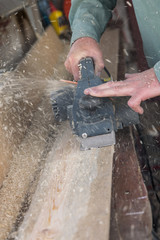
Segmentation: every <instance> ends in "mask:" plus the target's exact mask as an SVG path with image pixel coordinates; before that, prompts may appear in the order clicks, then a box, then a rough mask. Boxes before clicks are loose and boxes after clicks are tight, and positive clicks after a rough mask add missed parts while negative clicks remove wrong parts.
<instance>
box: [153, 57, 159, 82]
mask: <svg viewBox="0 0 160 240" xmlns="http://www.w3.org/2000/svg"><path fill="white" fill-rule="evenodd" d="M154 72H155V74H156V77H157V79H158V81H159V82H160V61H159V62H157V63H156V64H155V65H154Z"/></svg>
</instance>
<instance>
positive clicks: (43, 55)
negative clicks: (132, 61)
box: [0, 27, 64, 186]
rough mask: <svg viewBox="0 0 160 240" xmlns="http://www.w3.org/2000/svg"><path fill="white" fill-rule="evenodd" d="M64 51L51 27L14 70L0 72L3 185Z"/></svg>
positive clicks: (0, 168) (0, 145) (1, 170)
mask: <svg viewBox="0 0 160 240" xmlns="http://www.w3.org/2000/svg"><path fill="white" fill-rule="evenodd" d="M53 52H54V57H53ZM62 52H64V45H63V44H62V42H60V40H59V39H58V37H57V36H56V34H55V32H54V30H53V29H52V27H50V28H49V29H48V30H47V32H46V33H45V34H44V35H43V37H42V38H40V39H39V41H37V43H36V44H35V45H34V46H33V47H32V49H31V51H30V52H29V53H28V55H27V56H26V57H25V58H24V60H23V61H22V62H21V63H20V64H19V66H18V67H17V69H16V70H15V71H14V72H9V73H5V74H1V75H0V90H1V96H0V139H1V144H0V162H1V165H0V186H2V182H3V179H4V177H5V176H6V174H7V173H8V171H9V167H10V161H11V159H12V157H13V153H14V151H15V149H16V148H17V147H18V145H19V144H20V143H21V141H22V139H23V138H24V135H25V133H26V130H27V129H28V127H29V126H30V125H31V121H32V119H33V115H34V114H33V113H34V110H35V109H36V108H37V106H38V104H39V103H40V102H41V98H42V96H43V95H44V94H45V92H44V89H45V88H46V86H47V84H48V82H49V78H51V76H53V73H54V67H56V64H57V62H58V59H59V53H62Z"/></svg>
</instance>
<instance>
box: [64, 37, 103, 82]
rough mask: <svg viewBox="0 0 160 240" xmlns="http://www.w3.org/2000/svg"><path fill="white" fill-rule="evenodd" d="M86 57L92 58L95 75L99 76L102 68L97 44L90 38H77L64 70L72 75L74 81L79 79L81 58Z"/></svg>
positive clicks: (101, 58)
mask: <svg viewBox="0 0 160 240" xmlns="http://www.w3.org/2000/svg"><path fill="white" fill-rule="evenodd" d="M86 57H91V58H93V60H94V63H95V74H96V75H100V72H101V71H102V69H103V68H104V62H103V57H102V52H101V50H100V48H99V44H98V43H97V42H96V41H95V40H94V39H93V38H90V37H84V38H79V39H78V40H76V41H75V42H74V43H73V45H72V47H71V49H70V51H69V54H68V56H67V59H66V61H65V67H66V69H67V70H68V71H69V72H70V73H72V75H73V76H74V80H76V81H78V79H79V68H78V64H79V62H80V60H81V59H82V58H86Z"/></svg>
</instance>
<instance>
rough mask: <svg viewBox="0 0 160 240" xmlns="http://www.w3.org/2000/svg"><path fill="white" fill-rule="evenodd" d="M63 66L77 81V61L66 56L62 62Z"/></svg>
mask: <svg viewBox="0 0 160 240" xmlns="http://www.w3.org/2000/svg"><path fill="white" fill-rule="evenodd" d="M64 65H65V68H66V69H67V71H68V72H70V73H71V74H72V75H73V77H74V80H75V81H78V79H79V67H78V61H74V62H73V61H72V58H67V60H66V61H65V63H64Z"/></svg>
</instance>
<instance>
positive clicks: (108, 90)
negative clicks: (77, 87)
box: [84, 81, 133, 97]
mask: <svg viewBox="0 0 160 240" xmlns="http://www.w3.org/2000/svg"><path fill="white" fill-rule="evenodd" d="M132 92H133V87H132V85H131V84H128V83H127V82H126V81H118V82H108V83H104V84H101V85H99V86H96V87H92V88H88V89H85V90H84V94H86V95H92V96H96V97H114V96H131V95H132Z"/></svg>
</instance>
